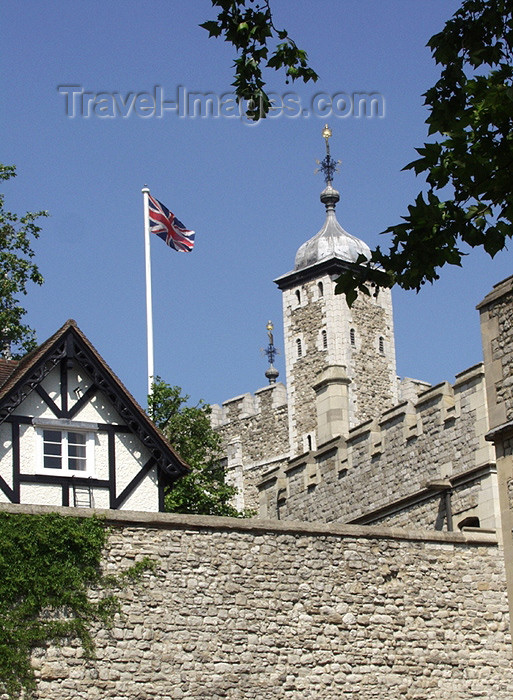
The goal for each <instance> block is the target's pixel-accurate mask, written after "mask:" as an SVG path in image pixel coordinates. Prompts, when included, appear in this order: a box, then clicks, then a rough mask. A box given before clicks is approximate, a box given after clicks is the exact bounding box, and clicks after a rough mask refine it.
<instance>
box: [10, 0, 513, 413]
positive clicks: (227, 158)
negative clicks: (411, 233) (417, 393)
mask: <svg viewBox="0 0 513 700" xmlns="http://www.w3.org/2000/svg"><path fill="white" fill-rule="evenodd" d="M458 5H459V3H458V2H454V1H453V0H417V1H416V2H412V1H411V0H385V1H384V2H370V0H344V2H327V1H324V0H315V2H313V1H312V2H304V3H297V2H290V1H289V2H286V1H285V0H274V2H273V7H274V15H275V23H276V24H277V25H278V26H284V27H286V28H287V29H288V30H289V32H290V34H291V35H292V36H293V37H294V39H295V40H296V42H297V43H298V44H299V45H300V46H301V47H303V48H305V49H306V50H307V51H308V53H309V56H310V60H311V64H312V65H313V67H314V68H315V69H316V70H317V72H318V73H319V74H320V76H321V80H320V82H318V83H317V84H315V85H313V84H311V83H309V84H308V85H307V86H304V85H299V84H298V85H285V84H284V80H283V77H282V76H281V75H278V74H276V73H274V71H273V72H271V73H269V81H270V82H269V85H270V87H271V89H272V90H273V91H274V92H275V93H276V94H278V95H283V94H284V93H286V92H287V91H289V92H294V93H296V94H297V95H298V98H300V99H301V103H302V105H303V106H305V105H306V106H307V107H308V106H309V105H310V103H311V100H312V98H313V97H314V96H315V95H316V94H318V93H321V92H322V93H326V94H328V95H334V94H336V93H347V94H352V93H354V92H377V93H380V94H381V95H382V96H383V98H384V104H385V115H384V116H383V117H382V118H377V117H372V118H366V117H360V118H356V117H354V116H345V117H343V116H332V117H330V118H329V119H326V117H325V116H322V115H312V114H310V115H309V116H304V115H303V116H296V117H290V116H285V115H283V114H282V115H280V116H277V117H276V118H274V119H269V120H266V121H264V122H262V123H260V124H258V125H256V126H249V125H248V124H247V123H245V122H244V121H243V120H240V119H235V118H228V117H226V116H220V117H217V118H213V117H209V118H200V117H196V118H193V117H191V116H179V115H178V114H176V113H174V112H171V111H170V112H168V113H165V114H164V116H163V117H162V118H157V116H152V115H150V116H147V117H146V118H144V117H141V116H138V115H137V114H136V113H135V111H134V110H133V111H132V112H131V113H130V114H129V116H127V117H126V118H123V117H121V116H120V115H119V114H118V115H117V116H115V117H114V118H103V117H101V116H99V114H98V113H97V114H92V116H90V117H89V118H86V117H83V116H82V115H81V114H80V113H77V114H76V116H75V117H74V118H70V117H69V116H67V115H66V110H65V106H66V105H65V102H66V97H65V95H64V94H62V92H61V93H60V92H59V90H58V86H63V85H78V86H81V88H83V90H84V91H85V92H90V93H94V94H96V93H100V92H104V93H107V94H109V95H112V94H113V93H118V94H119V95H120V96H121V97H122V98H123V99H125V100H126V99H127V95H128V94H129V93H142V92H147V93H153V91H154V88H155V86H160V88H161V90H162V92H163V94H164V97H165V99H167V100H174V99H176V94H177V90H178V87H179V86H182V89H186V90H187V91H188V92H204V93H206V92H210V93H214V94H216V95H222V94H225V93H230V92H231V90H232V88H231V87H230V83H231V81H232V80H233V77H232V71H231V63H232V60H233V52H232V50H231V48H230V47H229V46H228V45H227V44H225V43H224V42H223V41H222V40H219V39H218V40H215V39H209V38H208V35H207V32H205V30H203V29H201V28H200V27H199V26H198V25H199V23H200V22H203V21H205V20H207V19H212V18H213V17H214V15H213V11H212V8H211V5H210V2H208V1H207V0H196V1H195V2H187V3H185V2H182V1H180V2H177V1H176V0H175V1H169V0H156V1H154V2H151V3H141V2H135V1H133V0H125V1H123V2H122V1H120V0H109V2H105V1H104V0H101V1H98V0H88V1H87V2H79V1H78V0H66V1H64V0H53V1H52V0H50V1H49V2H45V3H42V2H40V0H31V1H28V0H20V1H19V2H16V3H14V2H11V3H3V5H2V10H1V21H2V27H3V37H2V44H1V51H2V53H3V56H2V67H3V70H2V84H3V93H2V98H3V99H2V106H1V124H2V133H3V149H2V156H1V158H2V161H3V162H4V163H8V164H10V163H14V164H16V165H17V168H18V177H17V178H16V179H15V180H13V181H11V182H10V183H7V184H5V186H4V188H3V189H4V192H5V195H6V204H7V207H8V208H9V209H11V210H13V211H18V212H23V211H26V210H37V209H47V210H48V211H49V212H50V214H51V216H50V218H49V219H46V220H44V222H43V227H44V230H43V232H42V235H41V238H40V240H39V241H38V243H37V244H36V246H35V248H36V251H37V261H38V263H39V265H40V268H41V271H42V273H43V275H44V277H45V279H46V282H45V284H44V286H43V287H41V288H37V287H35V288H32V289H31V290H30V293H29V295H28V296H27V297H26V298H25V301H26V305H27V308H28V310H29V314H28V322H29V323H30V324H31V325H32V326H33V327H35V328H36V330H37V334H38V339H39V340H40V341H42V340H44V339H45V338H46V337H48V336H49V335H50V334H52V333H53V332H54V331H55V330H56V329H57V328H59V327H60V326H61V325H62V324H63V323H64V321H65V320H66V319H67V318H74V319H76V321H77V322H78V324H79V326H80V327H81V328H82V330H83V331H84V332H85V333H86V335H87V336H88V337H89V338H90V340H91V341H92V342H93V344H94V345H95V346H96V347H97V348H98V350H99V351H100V353H101V354H102V355H103V357H104V358H105V360H106V361H107V362H108V363H109V364H110V365H111V366H112V368H113V369H114V370H115V371H116V373H117V374H118V375H119V377H120V378H121V380H122V381H123V382H124V383H125V384H126V386H127V387H128V388H129V389H130V391H132V393H133V394H134V395H135V396H136V398H137V399H138V400H139V401H141V402H144V400H145V392H146V335H145V334H146V321H145V282H144V256H143V218H142V196H141V188H142V187H143V185H144V184H146V183H147V184H148V186H149V187H150V189H151V191H152V194H154V195H155V196H156V197H158V198H159V199H161V200H162V201H163V202H164V203H165V204H166V205H167V206H169V207H170V208H171V209H172V210H173V211H174V212H175V213H176V214H177V215H178V217H179V218H180V219H182V221H183V222H184V223H185V224H186V225H187V226H189V227H190V228H194V229H195V230H196V232H197V235H196V247H195V250H194V252H193V253H191V254H182V253H175V252H174V251H171V250H170V249H169V248H167V247H166V246H165V245H164V243H163V242H162V241H160V240H159V239H156V238H155V239H154V240H153V241H152V264H153V294H154V323H155V365H156V372H157V373H158V374H160V375H161V376H162V377H163V378H164V379H166V380H167V381H169V382H170V383H172V384H178V385H179V386H181V387H183V389H184V391H185V392H187V393H188V394H190V395H191V397H192V399H193V400H195V401H196V400H198V399H199V398H204V399H205V400H207V401H208V402H210V403H220V402H222V401H224V400H226V399H228V398H230V397H232V396H236V395H238V394H241V393H244V392H246V391H251V392H253V391H254V390H255V389H258V388H260V387H262V386H264V385H265V384H266V379H265V377H264V372H265V369H266V361H265V357H264V356H263V355H262V354H261V348H262V347H263V346H265V344H266V340H267V336H266V329H265V326H266V322H267V320H268V319H272V320H273V321H274V323H275V343H276V345H277V346H278V348H282V347H283V339H282V338H283V336H282V309H281V293H280V292H279V291H278V289H277V288H276V286H275V285H274V284H273V281H272V280H273V279H275V278H276V277H278V276H279V275H281V274H284V273H285V272H287V271H289V270H290V269H292V266H293V262H294V255H295V253H296V250H297V248H298V247H299V246H300V245H301V243H303V242H304V241H305V240H307V239H308V238H310V237H311V236H313V235H314V234H315V233H316V232H317V231H318V230H319V229H320V227H321V226H322V223H323V220H324V209H323V206H322V205H321V204H320V202H319V193H320V191H321V189H322V187H323V181H322V178H321V176H320V175H314V169H315V167H316V164H315V159H316V158H322V157H323V155H324V142H323V140H322V138H321V135H320V132H321V129H322V126H323V124H324V123H325V121H328V122H329V123H330V126H331V127H332V130H333V138H332V141H331V149H332V155H333V156H334V157H335V158H340V159H341V160H342V166H341V170H340V173H339V174H338V175H337V177H336V179H335V185H336V187H337V189H339V190H340V193H341V201H340V204H339V206H338V209H337V212H338V219H339V221H340V223H341V224H342V226H343V227H344V228H345V229H346V230H348V231H349V232H350V233H352V234H353V235H356V236H358V237H360V238H362V239H364V240H365V241H366V242H367V243H368V244H369V245H370V246H371V247H372V246H374V245H375V244H376V243H378V239H379V243H380V244H381V245H386V241H385V240H384V237H381V238H380V237H379V232H380V231H383V230H384V229H385V228H386V227H387V226H389V225H391V224H395V223H398V222H399V221H400V217H401V215H403V214H404V213H405V212H406V208H407V205H408V204H409V203H411V201H412V199H413V198H414V197H415V196H416V194H417V193H418V191H419V190H420V189H421V186H422V182H421V181H416V179H415V177H414V176H413V175H411V174H410V173H404V172H401V168H402V167H403V166H404V165H405V164H406V163H408V162H409V161H411V160H413V159H414V157H415V151H414V148H415V147H416V146H420V145H422V143H423V141H424V140H425V135H426V127H425V124H424V120H425V117H426V113H425V110H424V108H423V106H422V97H421V95H422V93H423V92H424V91H425V90H426V89H427V88H429V87H430V86H431V85H432V84H434V82H435V81H436V79H437V70H436V67H435V64H434V62H433V60H432V58H431V55H430V52H429V50H428V49H427V48H426V46H425V45H426V42H427V40H428V39H429V37H430V36H431V35H432V34H434V33H435V32H437V31H439V30H440V29H441V28H442V27H443V24H444V21H445V20H446V19H448V18H449V17H450V15H451V14H452V12H453V11H454V10H455V9H456V8H457V7H458ZM182 94H183V90H182ZM128 99H130V98H129V97H128ZM127 104H128V103H127ZM143 106H144V105H143ZM97 109H98V110H100V108H99V107H98V108H97ZM76 111H77V112H78V109H77V110H76ZM182 111H183V110H182ZM99 113H100V114H101V111H100V112H99ZM511 272H512V269H511V260H510V253H508V252H504V253H502V254H501V255H499V256H497V258H496V259H495V260H494V261H491V260H490V259H489V258H488V257H487V256H485V255H484V254H480V253H476V252H474V253H472V254H471V255H470V256H469V258H468V259H467V263H466V265H465V267H464V268H463V269H462V270H459V269H455V268H453V269H450V270H449V269H447V270H446V271H445V270H444V271H442V279H441V280H440V281H439V282H438V283H437V284H436V285H435V286H433V287H429V288H426V289H424V290H423V291H422V292H421V293H420V294H418V295H416V294H415V293H413V292H408V293H406V292H402V291H395V292H394V309H395V330H396V348H397V369H398V373H399V374H400V375H401V376H410V377H417V378H419V379H425V380H426V381H429V382H432V383H436V382H439V381H442V380H444V379H448V380H449V381H451V380H452V379H453V377H454V374H455V373H456V372H459V371H461V370H463V369H465V368H466V367H468V366H471V365H472V364H474V363H476V362H479V361H480V360H481V346H480V336H479V320H478V314H477V312H476V311H475V309H474V307H475V305H476V303H478V302H479V301H480V300H481V299H482V298H483V297H484V295H485V294H486V293H487V292H488V291H489V290H490V289H491V287H492V285H493V284H494V283H496V282H498V281H499V280H501V279H503V278H504V277H506V276H508V275H509V274H511ZM276 365H277V368H278V369H279V370H280V373H281V377H280V378H281V379H282V380H283V381H284V378H285V368H284V362H283V355H281V356H278V359H277V363H276Z"/></svg>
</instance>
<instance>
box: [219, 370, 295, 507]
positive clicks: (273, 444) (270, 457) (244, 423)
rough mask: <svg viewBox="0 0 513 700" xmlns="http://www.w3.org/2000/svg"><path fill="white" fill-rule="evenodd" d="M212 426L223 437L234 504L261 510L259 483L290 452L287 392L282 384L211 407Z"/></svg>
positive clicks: (283, 463) (282, 462)
mask: <svg viewBox="0 0 513 700" xmlns="http://www.w3.org/2000/svg"><path fill="white" fill-rule="evenodd" d="M212 425H213V427H215V428H216V430H217V431H218V432H219V434H220V435H221V437H222V439H223V445H224V450H225V453H226V464H227V473H228V480H229V481H230V482H231V483H232V484H234V485H235V486H236V487H237V489H238V496H237V497H236V501H235V506H236V507H237V508H239V509H240V510H243V509H244V508H246V509H249V510H252V511H255V512H256V511H258V505H259V497H258V488H257V485H258V483H259V482H260V480H261V478H262V474H263V473H264V472H265V471H267V470H268V469H269V464H273V465H275V466H281V465H285V463H286V461H287V459H288V454H289V434H288V411H287V393H286V390H285V387H284V386H283V384H281V383H278V384H270V385H269V386H267V387H264V388H263V389H260V390H259V391H257V392H255V395H254V396H252V395H251V394H243V395H242V396H236V397H235V398H233V399H230V400H229V401H225V402H224V403H223V406H222V407H220V406H217V405H216V406H213V407H212Z"/></svg>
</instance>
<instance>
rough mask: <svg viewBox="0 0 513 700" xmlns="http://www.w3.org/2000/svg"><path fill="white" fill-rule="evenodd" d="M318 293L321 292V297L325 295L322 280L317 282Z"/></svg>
mask: <svg viewBox="0 0 513 700" xmlns="http://www.w3.org/2000/svg"><path fill="white" fill-rule="evenodd" d="M317 293H318V294H319V298H320V297H323V296H324V285H323V283H322V282H318V283H317Z"/></svg>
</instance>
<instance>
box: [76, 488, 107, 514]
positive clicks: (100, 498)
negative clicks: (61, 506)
mask: <svg viewBox="0 0 513 700" xmlns="http://www.w3.org/2000/svg"><path fill="white" fill-rule="evenodd" d="M70 505H73V500H72V498H71V497H70ZM93 507H94V508H107V509H108V508H110V498H109V490H108V489H98V488H95V489H93Z"/></svg>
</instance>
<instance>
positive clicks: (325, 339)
mask: <svg viewBox="0 0 513 700" xmlns="http://www.w3.org/2000/svg"><path fill="white" fill-rule="evenodd" d="M321 336H322V349H323V350H327V348H328V334H327V333H326V331H322V332H321Z"/></svg>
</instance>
